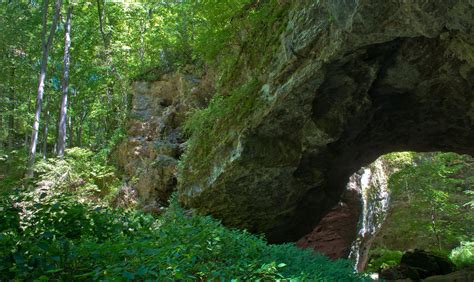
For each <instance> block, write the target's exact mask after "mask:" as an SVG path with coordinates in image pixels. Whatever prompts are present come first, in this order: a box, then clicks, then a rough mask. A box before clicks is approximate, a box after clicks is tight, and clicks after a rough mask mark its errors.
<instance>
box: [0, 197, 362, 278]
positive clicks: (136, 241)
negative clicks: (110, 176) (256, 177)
mask: <svg viewBox="0 0 474 282" xmlns="http://www.w3.org/2000/svg"><path fill="white" fill-rule="evenodd" d="M0 211H1V213H0V280H11V279H20V280H32V279H39V280H51V279H53V280H54V279H60V280H111V281H117V280H118V281H122V280H137V281H143V280H147V279H150V280H156V279H160V280H177V279H179V280H186V281H187V280H222V279H223V280H229V279H231V278H232V279H237V280H258V279H262V280H278V279H292V280H305V279H308V280H312V281H314V280H330V281H359V280H364V279H365V278H363V277H360V276H357V275H356V274H353V271H352V268H351V266H350V263H349V262H348V261H343V260H341V261H336V262H332V261H330V260H328V259H327V258H326V257H323V256H320V255H313V254H312V253H311V252H310V251H304V250H300V249H297V248H296V247H294V246H293V245H268V244H267V243H266V242H265V241H264V239H262V238H260V237H257V236H254V235H251V234H249V233H247V232H244V231H237V230H230V229H227V228H225V227H223V226H222V225H221V224H220V223H219V222H218V221H216V220H213V219H212V218H210V217H203V216H196V215H192V214H189V213H188V212H186V211H185V210H183V209H182V208H180V207H179V205H178V204H177V203H176V202H175V201H174V200H173V201H172V203H171V206H170V208H169V209H168V211H167V212H166V213H165V214H164V215H162V216H161V217H159V218H154V217H152V216H150V215H146V214H143V213H140V212H138V211H125V210H120V209H114V208H110V207H105V206H99V205H96V204H91V203H81V201H78V199H77V196H75V195H73V194H70V193H61V194H59V193H40V192H38V191H35V192H28V191H15V192H12V191H10V192H9V193H8V194H3V195H2V196H1V198H0Z"/></svg>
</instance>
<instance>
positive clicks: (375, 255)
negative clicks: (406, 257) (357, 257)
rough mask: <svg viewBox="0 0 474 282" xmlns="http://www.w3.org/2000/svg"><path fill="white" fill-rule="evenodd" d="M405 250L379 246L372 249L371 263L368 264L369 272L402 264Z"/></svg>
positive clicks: (367, 269)
mask: <svg viewBox="0 0 474 282" xmlns="http://www.w3.org/2000/svg"><path fill="white" fill-rule="evenodd" d="M402 256H403V252H401V251H396V250H389V249H383V248H377V249H374V250H371V251H370V258H369V263H368V265H367V268H366V271H367V272H378V271H380V270H381V269H386V268H389V267H392V266H395V265H398V264H400V261H401V259H402Z"/></svg>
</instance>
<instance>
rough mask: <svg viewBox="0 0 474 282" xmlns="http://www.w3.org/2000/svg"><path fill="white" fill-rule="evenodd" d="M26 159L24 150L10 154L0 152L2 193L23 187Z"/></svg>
mask: <svg viewBox="0 0 474 282" xmlns="http://www.w3.org/2000/svg"><path fill="white" fill-rule="evenodd" d="M26 157H27V155H26V151H24V150H12V151H9V152H3V151H1V150H0V192H1V191H2V190H9V189H11V188H12V187H16V186H19V185H21V182H22V178H23V175H24V174H25V165H26Z"/></svg>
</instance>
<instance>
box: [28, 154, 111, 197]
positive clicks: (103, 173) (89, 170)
mask: <svg viewBox="0 0 474 282" xmlns="http://www.w3.org/2000/svg"><path fill="white" fill-rule="evenodd" d="M96 156H97V155H96V153H95V152H93V151H90V150H88V149H83V148H71V149H66V152H65V155H64V158H62V159H60V158H50V159H47V160H42V161H40V162H38V164H37V165H36V167H35V172H36V174H37V175H38V177H37V179H38V183H37V185H38V187H39V188H41V187H43V188H44V189H47V190H54V191H66V192H73V193H75V194H76V195H80V196H82V197H85V198H89V199H91V198H93V199H96V200H99V199H102V198H104V197H105V198H107V197H106V196H108V195H109V194H113V193H114V192H115V191H116V190H117V188H118V187H119V186H120V181H119V179H118V178H117V177H116V169H115V167H113V166H111V165H108V164H107V163H106V162H104V161H103V160H101V159H98V158H97V157H96Z"/></svg>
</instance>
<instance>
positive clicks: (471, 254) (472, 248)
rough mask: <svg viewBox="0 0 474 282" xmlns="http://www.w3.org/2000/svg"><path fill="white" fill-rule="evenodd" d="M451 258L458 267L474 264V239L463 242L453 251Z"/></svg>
mask: <svg viewBox="0 0 474 282" xmlns="http://www.w3.org/2000/svg"><path fill="white" fill-rule="evenodd" d="M449 258H450V259H451V260H452V261H453V262H454V264H455V265H456V267H457V268H463V267H465V266H469V265H474V241H471V242H461V245H460V246H459V247H457V248H455V249H453V250H452V251H451V254H450V255H449Z"/></svg>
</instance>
